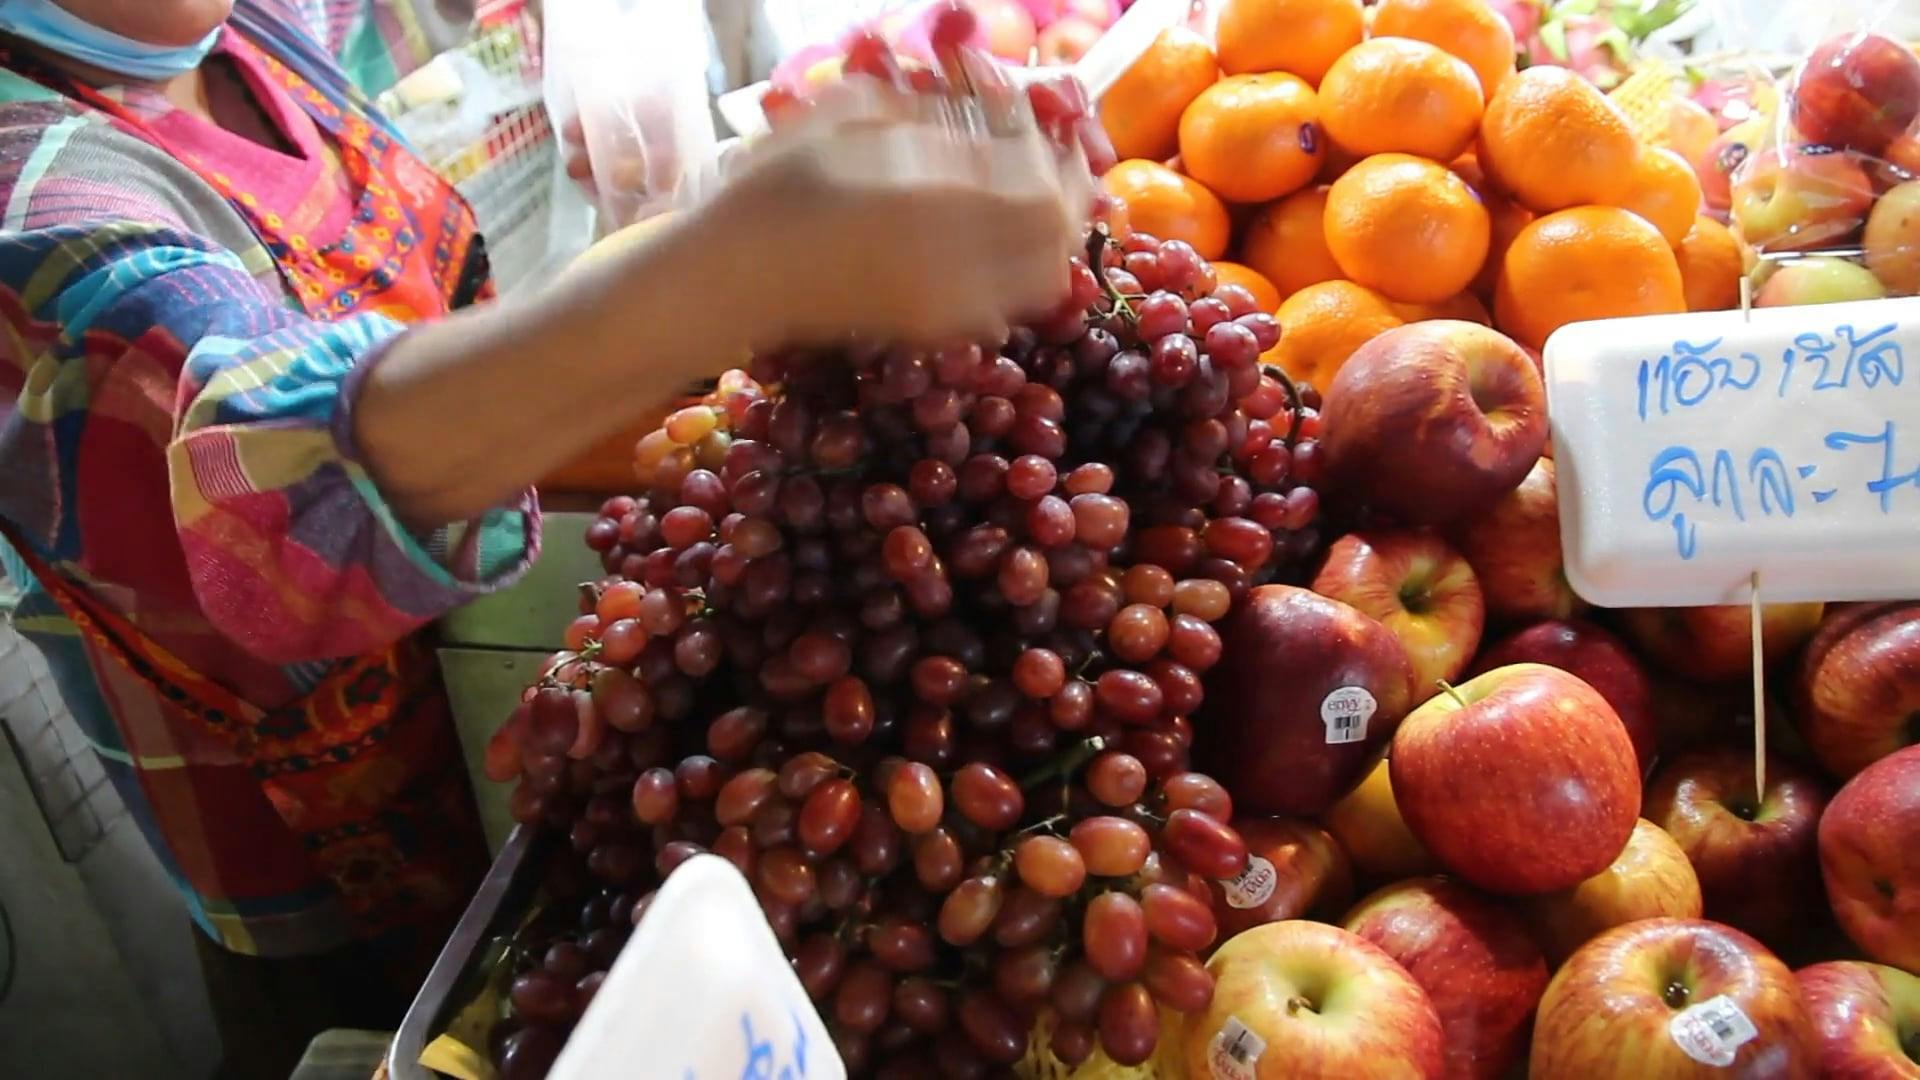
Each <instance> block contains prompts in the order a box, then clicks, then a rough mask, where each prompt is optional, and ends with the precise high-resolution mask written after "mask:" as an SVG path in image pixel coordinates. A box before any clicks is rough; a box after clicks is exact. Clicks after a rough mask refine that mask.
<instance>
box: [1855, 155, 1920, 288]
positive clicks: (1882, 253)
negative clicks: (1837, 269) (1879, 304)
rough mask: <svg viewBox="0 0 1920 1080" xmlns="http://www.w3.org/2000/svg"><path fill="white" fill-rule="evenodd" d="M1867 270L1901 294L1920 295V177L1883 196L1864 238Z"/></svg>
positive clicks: (1875, 204) (1869, 219)
mask: <svg viewBox="0 0 1920 1080" xmlns="http://www.w3.org/2000/svg"><path fill="white" fill-rule="evenodd" d="M1861 245H1862V246H1863V247H1864V248H1865V249H1866V257H1867V269H1869V270H1871V271H1873V276H1874V277H1876V278H1879V279H1880V282H1881V284H1883V285H1885V286H1886V287H1887V288H1888V289H1891V290H1892V291H1893V292H1895V293H1897V294H1899V295H1901V296H1914V295H1920V180H1910V181H1908V182H1907V183H1904V184H1901V185H1899V186H1898V187H1895V188H1893V189H1892V190H1890V191H1888V192H1887V193H1886V194H1885V195H1882V196H1880V201H1878V202H1876V203H1874V204H1873V212H1872V213H1871V214H1868V215H1867V231H1866V233H1865V234H1864V236H1863V237H1862V239H1861Z"/></svg>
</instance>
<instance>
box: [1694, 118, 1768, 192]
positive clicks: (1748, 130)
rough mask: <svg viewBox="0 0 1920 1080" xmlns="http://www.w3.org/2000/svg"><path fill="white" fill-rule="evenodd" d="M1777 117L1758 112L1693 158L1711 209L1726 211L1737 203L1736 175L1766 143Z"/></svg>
mask: <svg viewBox="0 0 1920 1080" xmlns="http://www.w3.org/2000/svg"><path fill="white" fill-rule="evenodd" d="M1772 123H1773V117H1772V116H1771V115H1768V114H1766V113H1757V114H1755V115H1753V116H1750V117H1748V118H1747V119H1745V120H1742V121H1740V122H1739V123H1737V124H1735V125H1733V126H1732V127H1730V128H1728V129H1727V130H1725V131H1723V132H1721V133H1720V137H1719V138H1717V139H1715V140H1713V142H1711V143H1709V144H1708V145H1707V150H1706V153H1704V154H1702V155H1700V156H1699V157H1696V158H1694V159H1693V171H1694V174H1695V175H1696V176H1698V177H1700V194H1701V195H1702V196H1703V197H1704V200H1705V202H1706V204H1707V206H1708V208H1709V209H1713V210H1718V211H1722V212H1725V211H1726V209H1727V208H1728V207H1730V206H1732V205H1733V186H1732V185H1733V177H1734V175H1735V174H1736V173H1738V172H1739V171H1740V167H1741V166H1742V165H1745V164H1746V162H1747V159H1748V158H1749V157H1752V156H1753V155H1754V153H1755V152H1756V151H1758V150H1759V149H1760V148H1761V147H1762V146H1764V145H1766V142H1767V135H1768V133H1769V132H1770V131H1772V130H1773V128H1772Z"/></svg>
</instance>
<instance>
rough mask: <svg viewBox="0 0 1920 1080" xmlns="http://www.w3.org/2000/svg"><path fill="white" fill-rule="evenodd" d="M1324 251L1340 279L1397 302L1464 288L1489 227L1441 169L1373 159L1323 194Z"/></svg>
mask: <svg viewBox="0 0 1920 1080" xmlns="http://www.w3.org/2000/svg"><path fill="white" fill-rule="evenodd" d="M1326 231H1327V249H1328V250H1329V251H1331V252H1333V260H1334V262H1336V263H1338V264H1339V266H1340V269H1341V270H1342V271H1343V272H1345V274H1346V276H1347V277H1349V278H1351V279H1352V280H1354V281H1357V282H1359V283H1360V284H1362V285H1365V286H1367V287H1368V288H1371V289H1375V290H1378V291H1379V292H1380V293H1382V294H1384V295H1385V296H1387V297H1389V298H1391V299H1393V300H1398V301H1402V302H1404V303H1416V304H1428V303H1437V302H1439V301H1441V300H1445V299H1447V298H1448V297H1450V296H1452V295H1454V294H1455V293H1458V292H1460V291H1462V290H1464V289H1465V288H1466V287H1467V285H1468V284H1469V283H1471V282H1472V281H1473V277H1474V275H1475V274H1478V273H1479V272H1480V266H1481V264H1482V263H1484V262H1485V261H1486V258H1487V245H1488V243H1489V241H1490V236H1491V224H1490V222H1489V220H1488V218H1487V208H1486V206H1484V205H1483V204H1482V203H1481V201H1480V197H1479V196H1478V195H1477V194H1475V193H1474V191H1473V189H1472V188H1470V187H1468V186H1467V182H1466V181H1465V180H1462V179H1460V177H1459V176H1457V175H1456V174H1454V173H1453V172H1452V171H1450V170H1449V169H1448V168H1447V167H1446V166H1444V165H1438V164H1435V163H1434V162H1431V161H1428V160H1427V159H1425V158H1418V157H1414V156H1412V155H1410V154H1375V155H1374V156H1372V157H1370V158H1367V159H1366V160H1365V161H1362V162H1361V163H1360V164H1358V165H1355V166H1354V167H1353V168H1351V169H1348V170H1347V173H1346V175H1345V176H1342V177H1341V178H1340V179H1338V180H1335V181H1334V182H1333V186H1332V187H1331V188H1329V189H1328V190H1327V214H1326Z"/></svg>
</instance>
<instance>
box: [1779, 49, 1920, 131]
mask: <svg viewBox="0 0 1920 1080" xmlns="http://www.w3.org/2000/svg"><path fill="white" fill-rule="evenodd" d="M1791 100H1792V102H1793V124H1794V126H1795V127H1797V128H1799V129H1800V132H1801V133H1802V134H1804V135H1805V136H1806V137H1807V138H1808V139H1811V140H1813V141H1814V142H1818V143H1825V144H1826V145H1828V146H1832V147H1837V148H1839V149H1843V150H1858V151H1860V152H1862V153H1867V154H1877V153H1879V152H1880V151H1881V150H1883V149H1885V148H1886V145H1887V144H1888V143H1889V142H1892V141H1893V139H1894V138H1895V137H1896V136H1899V135H1901V134H1902V133H1904V132H1905V131H1906V130H1907V129H1908V128H1909V127H1912V126H1913V122H1914V120H1915V119H1916V118H1920V57H1917V56H1915V55H1914V54H1913V50H1912V49H1911V48H1908V47H1907V46H1905V45H1902V44H1901V43H1899V42H1897V41H1894V40H1893V39H1892V38H1889V37H1886V36H1884V35H1881V34H1844V35H1841V36H1838V37H1833V38H1829V39H1828V40H1826V41H1824V42H1821V43H1820V45H1819V46H1818V47H1817V48H1815V49H1814V50H1813V52H1812V53H1811V54H1810V55H1808V57H1807V62H1806V63H1805V64H1804V65H1802V66H1801V68H1800V75H1799V77H1798V78H1797V79H1795V80H1794V84H1793V91H1792V95H1791Z"/></svg>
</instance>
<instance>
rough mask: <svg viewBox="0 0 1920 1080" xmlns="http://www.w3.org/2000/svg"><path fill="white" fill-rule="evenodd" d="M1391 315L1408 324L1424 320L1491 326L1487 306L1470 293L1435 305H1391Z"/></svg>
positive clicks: (1452, 297) (1491, 317)
mask: <svg viewBox="0 0 1920 1080" xmlns="http://www.w3.org/2000/svg"><path fill="white" fill-rule="evenodd" d="M1390 306H1391V307H1392V308H1393V313H1394V314H1396V315H1398V316H1400V317H1401V318H1403V319H1405V320H1407V321H1408V322H1420V321H1422V320H1425V319H1460V320H1463V321H1465V322H1475V323H1479V324H1480V325H1481V326H1492V325H1493V316H1492V315H1489V314H1487V305H1485V304H1483V303H1481V302H1480V298H1479V297H1477V296H1475V295H1473V294H1472V293H1470V292H1463V293H1460V294H1458V295H1456V296H1449V297H1447V298H1446V299H1445V300H1442V301H1440V302H1439V303H1437V304H1392V305H1390Z"/></svg>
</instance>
